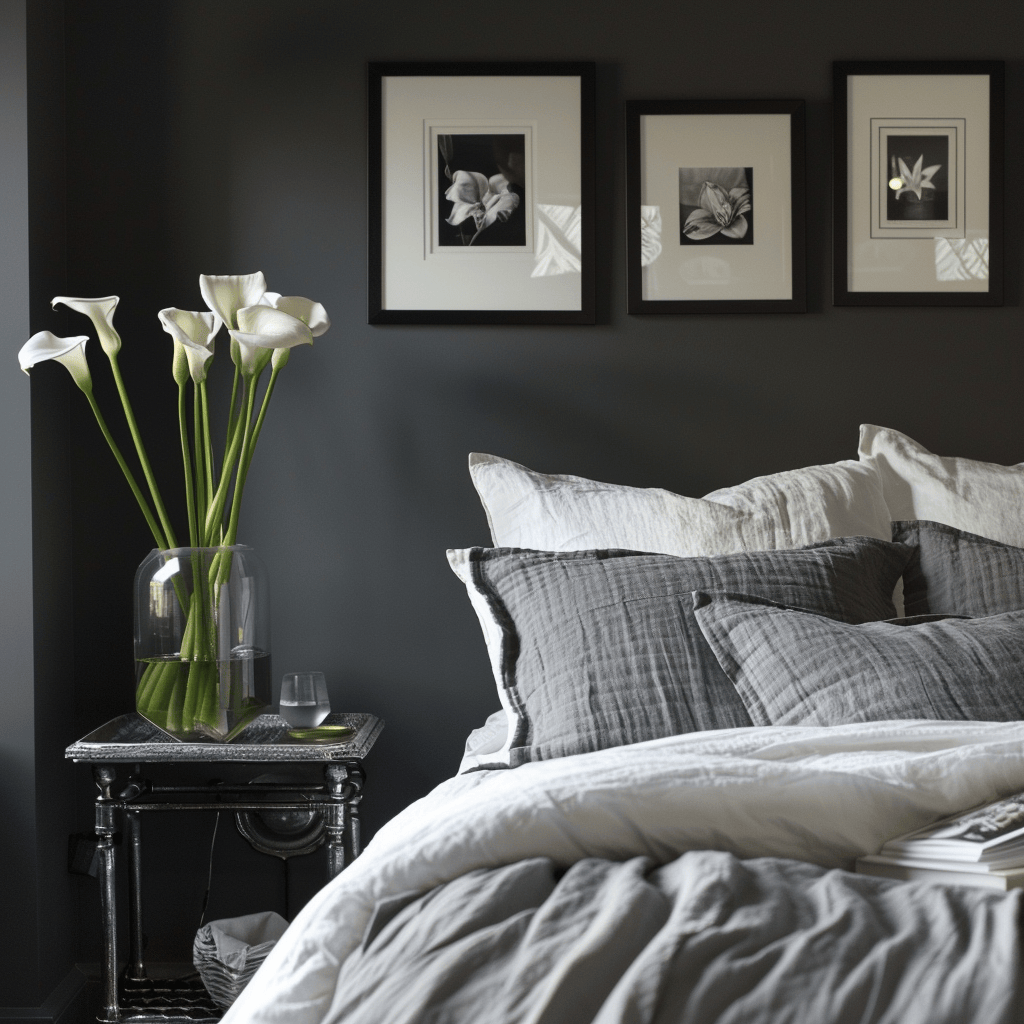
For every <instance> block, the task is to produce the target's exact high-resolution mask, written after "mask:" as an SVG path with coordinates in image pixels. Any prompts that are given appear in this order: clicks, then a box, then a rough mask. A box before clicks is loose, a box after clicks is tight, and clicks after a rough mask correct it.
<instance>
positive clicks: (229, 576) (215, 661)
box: [135, 544, 270, 743]
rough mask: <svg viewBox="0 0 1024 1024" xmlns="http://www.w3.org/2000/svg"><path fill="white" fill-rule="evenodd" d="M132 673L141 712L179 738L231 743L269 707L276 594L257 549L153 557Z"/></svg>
mask: <svg viewBox="0 0 1024 1024" xmlns="http://www.w3.org/2000/svg"><path fill="white" fill-rule="evenodd" d="M135 667H136V688H135V707H136V709H137V710H138V712H139V714H140V715H142V716H143V717H144V718H147V719H148V720H149V721H150V722H152V723H153V724H154V725H156V726H158V727H159V728H160V729H163V730H164V731H165V732H167V733H169V734H170V735H171V736H173V737H175V738H176V739H179V740H188V741H196V740H200V741H204V740H205V741H209V740H214V741H219V742H225V743H226V742H229V741H231V740H232V739H234V738H235V737H236V736H237V735H238V733H239V732H241V730H242V729H243V728H245V726H246V725H247V724H248V723H249V722H251V721H252V720H253V718H255V717H256V716H257V715H258V714H260V712H261V711H263V710H265V709H266V708H267V707H268V706H269V705H270V594H269V589H268V586H267V571H266V567H265V566H264V564H263V561H262V560H261V559H260V558H259V557H258V556H257V555H256V553H255V552H254V551H253V550H252V548H249V547H245V546H243V545H240V544H239V545H234V546H231V547H218V548H173V549H171V550H169V551H151V552H150V553H149V555H147V556H146V558H145V559H144V560H143V562H142V565H140V566H139V570H138V572H137V573H136V574H135Z"/></svg>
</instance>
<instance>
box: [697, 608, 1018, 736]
mask: <svg viewBox="0 0 1024 1024" xmlns="http://www.w3.org/2000/svg"><path fill="white" fill-rule="evenodd" d="M693 602H694V615H695V617H696V620H697V622H698V624H699V625H700V628H701V630H702V632H703V634H704V637H705V638H706V639H707V641H708V644H709V645H710V646H711V648H712V649H713V650H714V652H715V655H716V656H717V658H718V662H719V664H720V665H721V667H722V668H723V669H724V670H725V672H726V674H727V675H728V676H729V678H730V679H731V680H732V682H733V684H734V685H735V687H736V691H737V692H738V693H739V695H740V697H741V698H742V699H743V703H744V705H746V708H747V711H748V712H749V713H750V717H751V718H752V719H753V721H754V723H755V724H757V725H845V724H847V723H849V722H880V721H887V720H890V719H897V718H930V719H942V720H951V721H986V722H1008V721H1015V720H1018V719H1024V611H1011V612H1003V613H1001V614H999V615H990V616H986V617H983V618H977V619H942V620H939V621H931V622H918V623H916V624H908V625H900V624H898V623H892V622H868V623H864V624H862V625H851V624H849V623H844V622H836V621H834V620H833V619H827V618H825V617H823V616H821V615H816V614H814V613H812V612H807V611H804V610H802V609H796V608H787V607H785V606H784V605H782V604H779V603H776V602H773V601H768V600H765V599H764V598H761V597H754V596H751V595H749V594H734V593H715V594H708V593H704V592H699V591H698V592H696V593H694V595H693Z"/></svg>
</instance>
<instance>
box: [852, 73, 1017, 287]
mask: <svg viewBox="0 0 1024 1024" xmlns="http://www.w3.org/2000/svg"><path fill="white" fill-rule="evenodd" d="M1003 73H1004V69H1003V64H1002V62H1001V61H955V62H954V61H911V62H893V61H881V62H880V61H870V62H869V61H862V62H836V63H835V64H834V65H833V92H834V104H833V119H834V135H833V144H834V170H835V201H834V207H833V209H834V219H835V224H834V231H833V240H834V245H835V261H834V264H833V268H834V280H833V289H832V291H833V301H834V302H835V304H836V305H837V306H998V305H1001V304H1002V301H1003V251H1002V249H1003V240H1002V235H1003V179H1002V173H1003Z"/></svg>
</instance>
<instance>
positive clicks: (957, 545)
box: [892, 510, 1024, 616]
mask: <svg viewBox="0 0 1024 1024" xmlns="http://www.w3.org/2000/svg"><path fill="white" fill-rule="evenodd" d="M1021 514H1022V515H1024V510H1022V513H1021ZM892 539H893V540H894V541H899V542H900V543H901V544H908V545H909V546H910V547H911V548H912V549H913V554H911V556H910V561H909V562H908V563H907V567H906V569H904V570H903V591H904V606H905V608H906V613H907V615H922V614H928V613H931V614H941V615H970V616H978V615H995V614H996V613H997V612H1009V611H1016V610H1017V609H1020V608H1024V548H1018V547H1013V546H1012V545H1010V544H1001V543H1000V542H999V541H995V540H988V539H987V538H986V537H979V536H978V535H977V534H976V533H968V532H967V531H966V530H958V529H956V528H955V527H952V526H946V525H945V524H943V523H930V522H926V521H924V520H914V521H913V522H895V523H893V524H892Z"/></svg>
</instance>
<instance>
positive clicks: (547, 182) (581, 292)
mask: <svg viewBox="0 0 1024 1024" xmlns="http://www.w3.org/2000/svg"><path fill="white" fill-rule="evenodd" d="M594 81H595V70H594V65H593V64H590V63H555V62H535V63H523V64H506V63H444V64H438V63H372V64H370V65H369V129H370V146H369V151H370V168H369V311H368V319H369V322H370V323H371V324H591V323H593V322H594V315H595V270H594Z"/></svg>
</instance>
